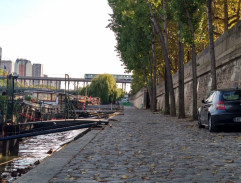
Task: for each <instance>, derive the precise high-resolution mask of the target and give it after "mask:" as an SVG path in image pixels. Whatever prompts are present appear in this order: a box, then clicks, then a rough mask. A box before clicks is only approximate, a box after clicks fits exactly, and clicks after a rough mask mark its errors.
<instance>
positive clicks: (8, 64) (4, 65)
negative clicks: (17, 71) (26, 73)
mask: <svg viewBox="0 0 241 183" xmlns="http://www.w3.org/2000/svg"><path fill="white" fill-rule="evenodd" d="M0 69H2V70H3V72H5V71H7V73H8V74H10V73H12V72H14V63H13V61H11V60H1V62H0Z"/></svg>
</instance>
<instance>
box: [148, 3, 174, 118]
mask: <svg viewBox="0 0 241 183" xmlns="http://www.w3.org/2000/svg"><path fill="white" fill-rule="evenodd" d="M149 7H150V12H151V18H152V22H153V25H154V27H155V30H156V32H157V34H158V35H159V38H160V43H161V47H162V54H163V58H164V61H165V68H166V73H167V84H168V89H169V92H170V98H171V105H170V115H171V116H176V105H175V95H174V89H173V83H172V74H171V68H170V61H169V58H168V51H167V48H166V44H165V40H164V37H163V33H162V30H161V28H160V26H159V25H158V22H157V18H156V15H155V13H154V12H153V10H152V5H151V3H149Z"/></svg>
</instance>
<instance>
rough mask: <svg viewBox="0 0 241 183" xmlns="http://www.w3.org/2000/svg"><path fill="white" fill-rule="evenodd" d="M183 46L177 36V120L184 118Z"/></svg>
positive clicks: (179, 25) (179, 27)
mask: <svg viewBox="0 0 241 183" xmlns="http://www.w3.org/2000/svg"><path fill="white" fill-rule="evenodd" d="M178 30H179V32H181V24H180V22H179V23H178ZM183 62H184V45H183V43H182V41H181V36H180V34H179V35H178V67H179V69H178V86H179V87H178V92H179V95H178V96H179V97H178V101H179V106H178V108H179V109H178V118H185V102H184V64H183Z"/></svg>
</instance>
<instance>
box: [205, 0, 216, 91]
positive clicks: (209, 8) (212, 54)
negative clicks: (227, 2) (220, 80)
mask: <svg viewBox="0 0 241 183" xmlns="http://www.w3.org/2000/svg"><path fill="white" fill-rule="evenodd" d="M207 15H208V35H209V54H210V62H211V78H212V84H211V90H215V89H217V81H216V64H215V52H214V41H213V22H212V0H208V1H207Z"/></svg>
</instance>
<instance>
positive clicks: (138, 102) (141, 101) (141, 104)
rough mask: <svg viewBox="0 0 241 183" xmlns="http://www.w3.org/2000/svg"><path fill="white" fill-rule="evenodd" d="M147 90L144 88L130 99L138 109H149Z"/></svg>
mask: <svg viewBox="0 0 241 183" xmlns="http://www.w3.org/2000/svg"><path fill="white" fill-rule="evenodd" d="M146 98H147V89H146V88H142V89H141V90H140V91H139V92H138V93H136V94H135V95H134V96H133V97H131V98H130V99H129V101H130V102H131V103H132V104H133V105H134V106H135V107H136V108H138V109H146V107H147V101H146Z"/></svg>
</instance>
